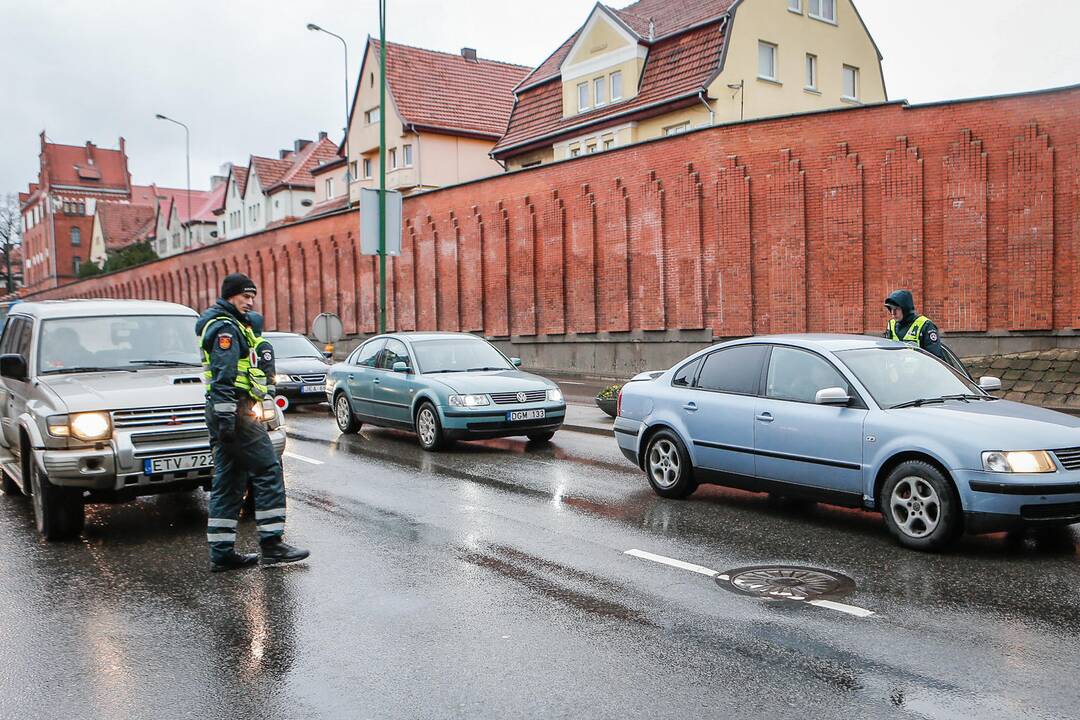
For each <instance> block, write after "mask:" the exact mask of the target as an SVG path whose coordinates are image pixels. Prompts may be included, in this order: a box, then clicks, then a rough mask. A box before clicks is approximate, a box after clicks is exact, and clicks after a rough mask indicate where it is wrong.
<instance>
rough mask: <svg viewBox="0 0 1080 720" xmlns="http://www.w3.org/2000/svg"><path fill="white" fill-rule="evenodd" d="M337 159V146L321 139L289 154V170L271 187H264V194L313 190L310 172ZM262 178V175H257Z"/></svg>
mask: <svg viewBox="0 0 1080 720" xmlns="http://www.w3.org/2000/svg"><path fill="white" fill-rule="evenodd" d="M337 157H338V146H337V144H336V143H335V142H333V141H332V140H329V139H327V138H323V139H322V140H318V141H316V142H313V143H310V144H308V145H306V146H304V148H303V149H301V150H300V152H298V153H292V154H290V157H289V159H290V161H291V164H290V166H289V169H288V170H286V171H285V173H284V174H283V175H282V176H281V177H280V178H279V179H278V181H277V182H276V183H274V184H273V185H269V186H266V185H264V188H265V190H264V192H266V193H267V194H270V193H272V192H274V190H276V189H279V188H286V187H292V188H299V189H305V190H314V189H315V178H314V177H312V175H311V171H312V170H314V169H315V168H316V167H318V166H319V164H320V163H325V162H332V161H334V160H335V159H337ZM259 177H260V178H262V173H261V172H260V173H259Z"/></svg>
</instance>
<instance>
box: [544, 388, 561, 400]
mask: <svg viewBox="0 0 1080 720" xmlns="http://www.w3.org/2000/svg"><path fill="white" fill-rule="evenodd" d="M547 399H548V402H562V401H563V394H562V390H560V389H559V388H548V391H547Z"/></svg>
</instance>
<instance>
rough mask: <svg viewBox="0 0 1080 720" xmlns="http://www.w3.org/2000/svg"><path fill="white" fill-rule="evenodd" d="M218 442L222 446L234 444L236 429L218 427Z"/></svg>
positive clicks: (225, 426) (224, 426) (226, 426)
mask: <svg viewBox="0 0 1080 720" xmlns="http://www.w3.org/2000/svg"><path fill="white" fill-rule="evenodd" d="M217 435H218V442H219V443H221V444H222V445H232V444H233V443H234V442H236V428H235V427H233V426H232V425H221V426H219V427H218V433H217Z"/></svg>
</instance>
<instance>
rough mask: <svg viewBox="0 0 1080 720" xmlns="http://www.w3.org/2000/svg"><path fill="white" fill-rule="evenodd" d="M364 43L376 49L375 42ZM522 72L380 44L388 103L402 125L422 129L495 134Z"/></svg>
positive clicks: (493, 63) (493, 62)
mask: <svg viewBox="0 0 1080 720" xmlns="http://www.w3.org/2000/svg"><path fill="white" fill-rule="evenodd" d="M368 42H369V43H370V47H371V49H372V50H373V52H375V53H378V52H379V42H378V41H377V40H375V39H369V40H368ZM365 57H366V56H365ZM528 74H529V68H527V67H523V66H521V65H512V64H510V63H504V62H499V61H497V60H485V59H482V58H481V59H478V60H477V61H476V62H473V61H470V60H466V59H465V58H464V57H462V56H461V55H460V54H456V53H443V52H437V51H435V50H425V49H422V48H415V47H410V46H408V45H399V44H398V43H387V44H386V82H387V86H388V91H389V92H390V94H391V96H392V97H393V99H394V105H395V107H397V110H398V113H399V114H400V115H401V119H402V120H403V121H404V123H405V124H406V125H414V126H417V127H420V128H424V129H430V130H441V131H444V132H450V133H460V134H465V135H478V136H481V137H490V138H498V137H499V136H500V135H502V134H503V131H504V130H506V121H507V119H508V118H509V117H510V110H511V108H512V107H513V103H514V95H513V89H514V87H515V86H516V85H517V84H518V83H520V82H521V81H522V79H524V78H525V76H526V75H528ZM360 75H361V77H363V68H361V73H360ZM435 89H437V90H438V91H437V92H436V91H435ZM354 102H355V100H354ZM354 110H355V106H354Z"/></svg>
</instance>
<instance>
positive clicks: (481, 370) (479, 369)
mask: <svg viewBox="0 0 1080 720" xmlns="http://www.w3.org/2000/svg"><path fill="white" fill-rule="evenodd" d="M506 369H507V368H500V367H477V368H469V369H468V370H466V371H465V372H483V371H484V370H506Z"/></svg>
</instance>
